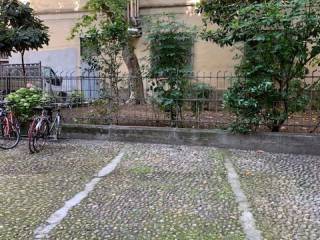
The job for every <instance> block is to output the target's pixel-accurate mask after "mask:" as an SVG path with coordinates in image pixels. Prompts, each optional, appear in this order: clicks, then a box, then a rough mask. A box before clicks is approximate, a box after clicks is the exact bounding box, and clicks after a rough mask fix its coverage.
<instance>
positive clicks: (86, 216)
mask: <svg viewBox="0 0 320 240" xmlns="http://www.w3.org/2000/svg"><path fill="white" fill-rule="evenodd" d="M126 151H127V152H128V153H130V154H128V155H127V156H126V157H125V159H123V161H122V162H121V164H120V166H119V167H118V169H117V171H115V172H114V173H113V174H112V175H110V176H109V177H107V178H106V179H105V180H104V181H103V182H102V183H100V184H99V185H98V188H97V189H96V190H95V191H94V193H93V194H92V195H91V196H90V198H88V199H87V200H86V201H84V202H83V203H82V204H80V206H79V207H77V208H76V209H75V210H74V211H72V212H71V214H70V215H69V217H68V218H67V219H66V220H65V221H64V222H62V224H61V225H60V226H58V228H57V229H56V230H55V231H53V233H52V235H51V239H63V238H67V239H69V238H72V237H74V238H78V239H230V240H231V239H234V240H237V239H244V235H243V232H242V229H241V225H240V222H239V214H238V209H237V204H236V203H235V200H234V196H233V194H232V190H231V188H230V186H229V185H228V182H227V180H226V170H225V169H224V165H223V161H222V159H221V158H219V157H217V156H216V155H215V154H216V153H215V151H214V150H212V149H208V148H200V147H169V146H163V145H142V144H137V145H130V146H128V147H127V149H126Z"/></svg>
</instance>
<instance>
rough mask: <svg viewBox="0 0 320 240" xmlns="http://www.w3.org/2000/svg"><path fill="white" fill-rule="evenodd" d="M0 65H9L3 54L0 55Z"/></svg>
mask: <svg viewBox="0 0 320 240" xmlns="http://www.w3.org/2000/svg"><path fill="white" fill-rule="evenodd" d="M1 63H9V57H8V56H7V55H5V54H1V53H0V64H1Z"/></svg>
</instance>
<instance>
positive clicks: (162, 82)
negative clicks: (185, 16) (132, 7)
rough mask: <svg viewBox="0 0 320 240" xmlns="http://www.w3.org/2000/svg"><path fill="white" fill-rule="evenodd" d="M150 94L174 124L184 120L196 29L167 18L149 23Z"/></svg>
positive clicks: (149, 20) (165, 16) (161, 17)
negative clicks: (185, 99) (151, 93)
mask: <svg viewBox="0 0 320 240" xmlns="http://www.w3.org/2000/svg"><path fill="white" fill-rule="evenodd" d="M146 29H147V41H148V44H149V50H150V55H149V59H148V60H149V61H148V62H149V76H150V78H151V79H152V80H151V82H152V86H151V88H150V89H151V90H152V91H153V93H154V97H155V101H156V103H157V104H158V105H159V107H160V109H162V110H163V111H165V112H168V113H169V114H170V117H171V120H172V121H173V122H175V121H176V120H177V119H178V117H180V118H181V116H182V105H183V102H184V101H183V99H184V98H185V96H186V93H187V87H188V82H189V80H188V77H187V75H188V73H190V71H191V70H192V65H191V57H192V56H191V55H192V47H193V44H194V40H195V38H196V29H195V28H192V27H189V26H187V25H186V24H185V23H182V22H179V21H178V20H177V19H176V18H175V17H174V16H173V15H168V14H164V15H161V16H157V18H156V19H153V18H149V19H148V20H147V27H146Z"/></svg>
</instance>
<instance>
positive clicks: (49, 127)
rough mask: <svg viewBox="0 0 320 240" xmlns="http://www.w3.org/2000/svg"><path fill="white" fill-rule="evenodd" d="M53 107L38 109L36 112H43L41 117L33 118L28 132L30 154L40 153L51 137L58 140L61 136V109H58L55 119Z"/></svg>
mask: <svg viewBox="0 0 320 240" xmlns="http://www.w3.org/2000/svg"><path fill="white" fill-rule="evenodd" d="M53 109H54V107H53V106H45V107H38V108H35V110H41V114H40V115H39V116H35V117H34V118H33V121H32V123H31V124H30V127H29V130H28V140H29V150H30V153H38V152H40V151H41V150H42V149H43V148H44V146H45V145H46V144H47V142H48V139H49V138H50V137H51V138H53V139H54V140H58V139H59V138H60V135H61V115H60V109H57V111H56V115H55V117H54V119H53Z"/></svg>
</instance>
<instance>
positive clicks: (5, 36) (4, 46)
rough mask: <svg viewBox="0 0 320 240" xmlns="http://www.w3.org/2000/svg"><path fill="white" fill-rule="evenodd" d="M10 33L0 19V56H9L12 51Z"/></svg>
mask: <svg viewBox="0 0 320 240" xmlns="http://www.w3.org/2000/svg"><path fill="white" fill-rule="evenodd" d="M10 35H11V34H10V32H9V31H8V29H7V28H6V26H5V25H4V23H3V21H2V19H0V54H1V55H5V56H9V55H10V54H11V52H12V51H13V46H12V43H11V41H10V39H11V36H10Z"/></svg>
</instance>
